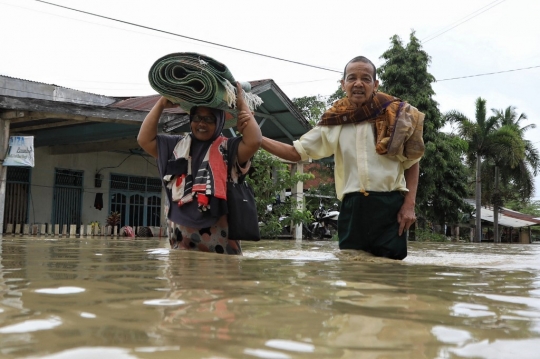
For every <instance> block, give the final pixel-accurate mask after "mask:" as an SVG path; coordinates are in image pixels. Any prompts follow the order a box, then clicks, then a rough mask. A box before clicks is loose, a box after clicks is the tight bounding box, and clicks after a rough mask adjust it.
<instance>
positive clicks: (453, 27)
mask: <svg viewBox="0 0 540 359" xmlns="http://www.w3.org/2000/svg"><path fill="white" fill-rule="evenodd" d="M505 1H506V0H502V1H501V0H497V1H494V2H492V3H489V4H488V5H486V6H484V7H481V8H480V9H478V10H476V11H474V12H472V13H470V14H469V15H467V16H465V17H463V18H461V19H460V20H458V21H457V24H456V22H454V23H452V24H450V25H449V26H452V25H453V24H456V25H455V26H452V27H451V28H449V29H447V30H444V31H443V32H440V33H438V34H435V35H430V36H428V37H426V38H424V39H423V40H420V41H421V42H422V43H423V44H425V43H426V42H429V41H431V40H433V39H435V38H437V37H439V36H441V35H443V34H445V33H447V32H448V31H450V30H452V29H455V28H456V27H458V26H459V25H462V24H464V23H466V22H467V21H469V20H472V19H474V18H475V17H477V16H479V15H481V14H483V13H484V12H486V11H488V10H490V9H492V8H494V7H495V6H497V5H500V4H502V3H503V2H505ZM494 3H496V4H494ZM492 4H493V5H492ZM488 6H489V7H488ZM486 7H488V8H487V9H485V10H484V11H482V12H480V13H478V14H476V15H474V16H471V15H473V14H475V13H477V12H478V11H480V10H482V9H484V8H486ZM469 16H471V17H469ZM463 19H465V20H463ZM461 20H463V21H461Z"/></svg>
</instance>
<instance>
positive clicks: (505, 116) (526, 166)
mask: <svg viewBox="0 0 540 359" xmlns="http://www.w3.org/2000/svg"><path fill="white" fill-rule="evenodd" d="M491 111H492V112H493V117H495V118H496V119H497V121H498V127H499V128H501V127H504V126H509V127H511V128H513V129H514V130H515V131H516V132H517V133H518V134H519V137H520V138H521V141H523V144H524V146H525V156H524V157H523V159H522V160H520V161H519V163H518V165H517V166H515V167H513V168H511V167H505V168H503V169H502V170H503V171H501V180H502V181H503V182H504V183H511V184H513V189H514V191H513V192H514V193H519V199H521V200H522V201H523V202H526V201H528V200H529V199H530V197H531V196H532V195H533V194H534V177H535V176H536V175H537V174H538V170H539V169H540V154H539V153H538V150H537V149H536V148H535V147H534V145H533V144H532V143H531V141H529V140H526V139H525V132H527V131H528V130H530V129H534V128H536V125H535V124H529V125H526V126H523V127H521V122H522V121H524V120H527V115H526V114H524V113H522V114H520V115H519V116H518V114H517V112H516V107H514V106H508V107H507V108H506V109H505V110H497V109H491Z"/></svg>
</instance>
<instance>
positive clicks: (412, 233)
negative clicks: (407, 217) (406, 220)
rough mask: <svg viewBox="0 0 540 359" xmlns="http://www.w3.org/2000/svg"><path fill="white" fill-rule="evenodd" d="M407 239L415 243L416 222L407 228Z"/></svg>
mask: <svg viewBox="0 0 540 359" xmlns="http://www.w3.org/2000/svg"><path fill="white" fill-rule="evenodd" d="M407 239H408V240H409V241H416V222H413V224H411V226H410V227H409V236H408V238H407Z"/></svg>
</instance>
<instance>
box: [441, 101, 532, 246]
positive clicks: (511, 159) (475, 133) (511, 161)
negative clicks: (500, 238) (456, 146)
mask: <svg viewBox="0 0 540 359" xmlns="http://www.w3.org/2000/svg"><path fill="white" fill-rule="evenodd" d="M445 117H446V120H447V121H449V122H450V123H455V124H457V125H458V130H459V134H460V136H461V137H462V138H463V139H464V140H465V141H467V143H468V149H467V159H468V161H469V162H470V164H473V163H475V167H476V186H475V187H476V190H475V199H476V235H475V238H474V241H475V242H480V241H481V240H482V226H481V224H482V217H481V210H482V159H491V160H494V161H495V162H496V163H497V164H499V165H500V166H508V167H510V168H514V167H516V166H518V164H519V162H520V161H521V160H522V159H523V157H524V156H525V145H524V143H523V141H522V140H521V138H520V136H519V133H518V132H517V131H516V130H515V129H514V127H512V126H508V125H500V124H499V121H498V118H496V117H494V116H492V117H489V118H487V117H486V100H484V99H482V98H480V97H479V98H478V99H477V100H476V116H475V117H476V118H475V119H476V121H475V122H473V121H471V120H470V119H468V118H467V117H466V116H465V115H463V114H462V113H460V112H458V111H450V112H448V113H447V114H446V115H445Z"/></svg>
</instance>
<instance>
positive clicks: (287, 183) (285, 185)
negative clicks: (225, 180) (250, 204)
mask: <svg viewBox="0 0 540 359" xmlns="http://www.w3.org/2000/svg"><path fill="white" fill-rule="evenodd" d="M312 178H313V175H312V174H310V173H304V174H298V173H297V174H294V175H291V172H290V171H289V168H288V166H287V165H286V164H284V163H283V162H281V161H280V160H279V159H278V158H277V157H275V156H273V155H271V154H270V153H268V152H266V151H264V150H259V151H257V152H256V153H255V156H254V158H253V164H252V166H251V170H250V174H249V177H247V181H248V182H249V184H250V185H251V186H252V188H253V190H254V192H255V204H256V205H257V213H258V215H259V222H262V223H264V226H262V227H261V236H262V237H263V238H275V237H276V236H277V235H279V234H281V230H282V224H281V221H280V220H279V218H280V217H282V216H287V217H288V218H289V219H290V220H292V221H293V222H294V223H306V224H309V223H310V221H311V218H312V216H311V213H310V212H309V211H307V210H294V211H293V210H292V208H296V205H295V204H296V202H297V201H296V199H295V198H291V199H290V200H288V201H286V200H285V199H281V201H283V202H284V203H283V205H281V206H279V205H278V206H276V197H277V195H278V194H279V193H281V192H283V191H285V190H287V189H289V188H292V187H293V186H294V185H296V183H298V182H300V181H302V182H304V181H307V180H309V179H312ZM270 208H271V210H270Z"/></svg>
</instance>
